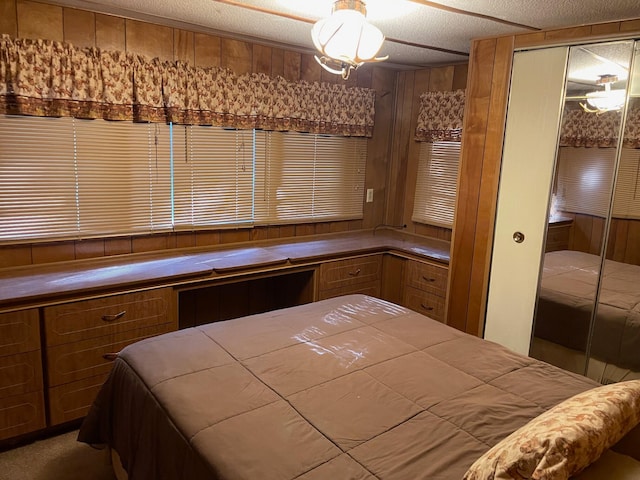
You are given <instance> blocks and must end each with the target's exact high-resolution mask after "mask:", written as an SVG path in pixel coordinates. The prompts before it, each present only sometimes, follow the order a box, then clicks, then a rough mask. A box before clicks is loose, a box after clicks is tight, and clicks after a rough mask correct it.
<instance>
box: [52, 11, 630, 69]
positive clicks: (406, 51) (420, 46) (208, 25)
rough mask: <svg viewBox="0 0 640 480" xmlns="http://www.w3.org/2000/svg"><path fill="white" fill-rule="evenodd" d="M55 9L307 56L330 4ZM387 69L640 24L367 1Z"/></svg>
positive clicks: (582, 14) (571, 14)
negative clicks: (563, 30)
mask: <svg viewBox="0 0 640 480" xmlns="http://www.w3.org/2000/svg"><path fill="white" fill-rule="evenodd" d="M53 3H57V4H61V5H66V6H76V7H80V8H85V9H89V10H94V11H99V12H103V13H112V14H117V15H122V16H126V17H130V18H136V19H140V20H146V21H152V22H155V23H163V24H168V25H175V26H181V27H183V28H190V29H192V30H197V31H203V32H211V33H215V34H221V33H230V34H233V35H234V36H239V37H242V38H245V39H248V40H253V41H258V42H262V43H267V44H274V45H282V46H284V45H287V46H290V47H292V48H296V49H300V50H302V51H309V52H311V51H312V50H313V45H312V43H311V38H310V35H309V32H310V30H311V26H312V24H313V22H315V21H316V20H318V19H320V18H322V17H324V16H327V15H328V14H329V13H330V11H331V5H332V4H333V2H332V0H181V1H176V0H103V1H97V0H53ZM366 4H367V8H368V12H369V13H368V18H369V19H370V21H371V23H373V24H374V25H376V26H377V27H378V28H380V29H381V30H382V32H383V33H384V34H385V36H386V37H387V40H386V41H385V44H384V45H383V48H382V50H381V52H380V55H389V60H388V61H387V63H388V64H389V65H392V66H410V67H417V66H429V65H438V64H444V63H455V62H464V61H466V60H467V54H468V52H469V46H470V41H471V39H473V38H478V37H486V36H495V35H500V34H508V33H521V32H534V31H536V30H538V29H546V28H553V27H560V26H571V25H580V24H587V23H598V22H606V21H613V20H624V19H629V18H636V17H639V16H640V1H639V0H473V1H469V0H438V1H437V2H431V1H426V0H368V1H366Z"/></svg>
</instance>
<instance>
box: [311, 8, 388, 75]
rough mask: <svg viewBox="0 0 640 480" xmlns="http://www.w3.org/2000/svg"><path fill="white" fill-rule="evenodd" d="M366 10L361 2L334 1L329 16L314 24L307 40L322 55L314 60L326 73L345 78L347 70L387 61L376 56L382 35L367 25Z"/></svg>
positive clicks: (348, 72) (349, 71) (382, 39)
mask: <svg viewBox="0 0 640 480" xmlns="http://www.w3.org/2000/svg"><path fill="white" fill-rule="evenodd" d="M366 15H367V9H366V7H365V4H364V2H363V1H362V0H337V1H336V2H335V3H334V4H333V10H332V13H331V16H330V17H328V18H324V19H322V20H319V21H318V22H316V23H315V25H314V26H313V28H312V29H311V39H312V40H313V44H314V45H315V47H316V48H317V49H318V51H320V52H321V53H322V56H321V57H318V56H317V55H316V56H315V59H316V61H317V62H318V63H319V64H320V65H321V66H322V68H324V69H325V70H327V71H328V72H331V73H335V74H336V75H341V76H342V78H344V79H345V80H346V79H347V78H349V74H350V73H351V70H355V69H357V68H358V67H359V66H360V65H362V64H363V63H365V62H381V61H383V60H386V59H387V58H389V57H388V56H385V57H376V55H377V54H378V52H379V51H380V48H381V47H382V42H383V41H384V35H383V34H382V32H381V31H380V30H379V29H378V28H376V27H374V26H373V25H371V24H370V23H369V22H367V18H366Z"/></svg>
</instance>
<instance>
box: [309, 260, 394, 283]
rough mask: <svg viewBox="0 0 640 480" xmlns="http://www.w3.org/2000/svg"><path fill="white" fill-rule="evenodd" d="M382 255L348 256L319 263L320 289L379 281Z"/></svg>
mask: <svg viewBox="0 0 640 480" xmlns="http://www.w3.org/2000/svg"><path fill="white" fill-rule="evenodd" d="M381 270H382V255H373V256H368V257H359V258H349V259H345V260H336V261H335V262H326V263H323V264H322V265H320V282H319V284H318V287H319V289H320V291H322V290H331V289H334V288H341V287H346V286H348V285H356V284H359V283H367V282H378V283H379V282H380V278H381Z"/></svg>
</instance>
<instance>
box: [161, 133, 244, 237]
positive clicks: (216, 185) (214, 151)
mask: <svg viewBox="0 0 640 480" xmlns="http://www.w3.org/2000/svg"><path fill="white" fill-rule="evenodd" d="M253 136H254V132H253V131H252V130H226V129H223V128H220V127H206V126H189V127H175V129H174V142H173V143H174V161H173V168H174V224H175V228H176V229H193V228H207V227H208V228H211V227H212V226H218V227H224V226H238V225H242V224H249V225H250V224H251V223H252V222H253V181H254V178H253V174H254V151H253V149H254V146H253Z"/></svg>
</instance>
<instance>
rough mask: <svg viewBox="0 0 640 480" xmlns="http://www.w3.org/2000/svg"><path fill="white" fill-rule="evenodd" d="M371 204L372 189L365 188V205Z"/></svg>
mask: <svg viewBox="0 0 640 480" xmlns="http://www.w3.org/2000/svg"><path fill="white" fill-rule="evenodd" d="M371 202H373V188H367V203H371Z"/></svg>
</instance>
